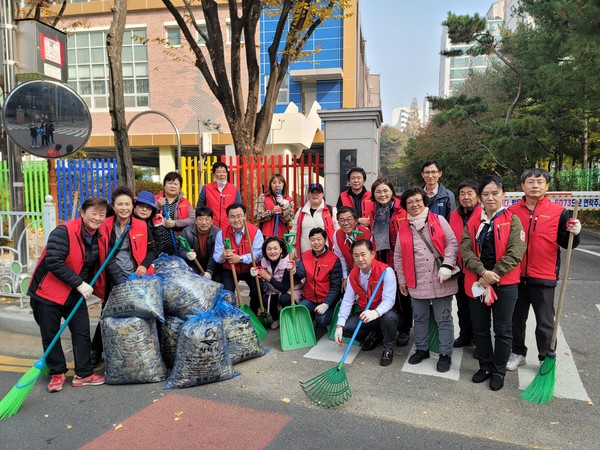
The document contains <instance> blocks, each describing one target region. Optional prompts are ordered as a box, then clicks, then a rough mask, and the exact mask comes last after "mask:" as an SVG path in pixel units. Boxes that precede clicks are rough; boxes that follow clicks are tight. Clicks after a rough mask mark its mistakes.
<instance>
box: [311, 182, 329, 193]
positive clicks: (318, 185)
mask: <svg viewBox="0 0 600 450" xmlns="http://www.w3.org/2000/svg"><path fill="white" fill-rule="evenodd" d="M311 191H321V192H325V189H323V185H322V184H321V183H310V184H309V185H308V192H311Z"/></svg>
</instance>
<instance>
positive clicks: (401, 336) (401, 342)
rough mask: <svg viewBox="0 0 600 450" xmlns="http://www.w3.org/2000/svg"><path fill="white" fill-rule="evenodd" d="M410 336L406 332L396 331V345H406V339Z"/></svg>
mask: <svg viewBox="0 0 600 450" xmlns="http://www.w3.org/2000/svg"><path fill="white" fill-rule="evenodd" d="M409 339H410V336H409V335H408V333H398V338H397V339H396V345H397V346H398V347H406V346H407V345H408V341H409Z"/></svg>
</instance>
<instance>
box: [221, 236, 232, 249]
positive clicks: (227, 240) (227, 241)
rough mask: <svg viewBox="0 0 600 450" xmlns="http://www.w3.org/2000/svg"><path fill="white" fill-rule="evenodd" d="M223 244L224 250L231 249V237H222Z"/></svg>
mask: <svg viewBox="0 0 600 450" xmlns="http://www.w3.org/2000/svg"><path fill="white" fill-rule="evenodd" d="M223 245H224V246H225V250H231V239H230V238H225V239H223Z"/></svg>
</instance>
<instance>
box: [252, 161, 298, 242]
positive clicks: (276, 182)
mask: <svg viewBox="0 0 600 450" xmlns="http://www.w3.org/2000/svg"><path fill="white" fill-rule="evenodd" d="M293 218H294V201H293V200H292V198H291V197H290V196H289V195H288V189H287V183H286V181H285V178H283V175H281V174H278V173H276V174H275V175H273V176H272V177H271V179H270V180H269V186H268V187H267V190H266V191H265V193H264V194H261V195H259V196H258V198H257V199H256V200H255V202H254V220H255V221H256V222H257V223H258V224H259V226H260V230H261V231H262V234H263V236H264V237H268V236H279V237H280V238H283V235H284V234H285V233H287V230H288V228H289V227H288V225H289V223H290V222H291V221H292V219H293Z"/></svg>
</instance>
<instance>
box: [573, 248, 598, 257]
mask: <svg viewBox="0 0 600 450" xmlns="http://www.w3.org/2000/svg"><path fill="white" fill-rule="evenodd" d="M575 250H576V251H578V252H583V253H588V254H590V255H594V256H600V253H598V252H593V251H591V250H586V249H585V248H576V249H575Z"/></svg>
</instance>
